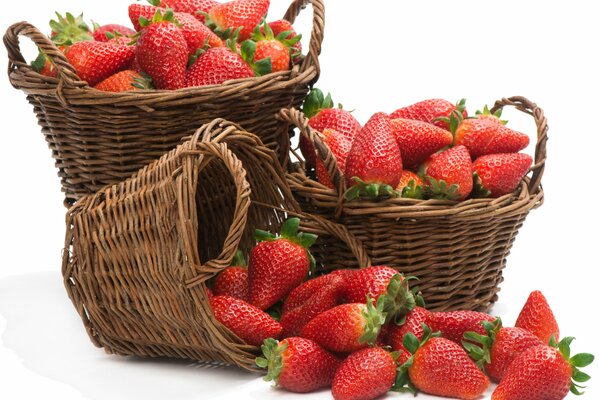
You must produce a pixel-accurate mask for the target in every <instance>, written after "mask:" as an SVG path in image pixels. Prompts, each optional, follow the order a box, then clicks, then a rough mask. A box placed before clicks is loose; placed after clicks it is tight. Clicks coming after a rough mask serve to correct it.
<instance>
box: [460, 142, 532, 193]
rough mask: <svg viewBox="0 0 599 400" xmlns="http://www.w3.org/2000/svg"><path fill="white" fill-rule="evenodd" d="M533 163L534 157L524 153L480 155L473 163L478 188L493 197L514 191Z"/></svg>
mask: <svg viewBox="0 0 599 400" xmlns="http://www.w3.org/2000/svg"><path fill="white" fill-rule="evenodd" d="M531 165H532V157H531V156H529V155H528V154H522V153H503V154H489V155H486V156H482V157H479V158H477V159H476V161H474V163H473V164H472V167H473V169H474V172H475V174H476V184H477V185H476V190H477V192H479V193H483V195H490V196H491V197H500V196H503V195H506V194H509V193H513V192H514V191H515V190H516V188H517V187H518V185H519V184H520V182H521V181H522V178H523V177H524V175H526V173H527V172H528V170H529V169H530V166H531Z"/></svg>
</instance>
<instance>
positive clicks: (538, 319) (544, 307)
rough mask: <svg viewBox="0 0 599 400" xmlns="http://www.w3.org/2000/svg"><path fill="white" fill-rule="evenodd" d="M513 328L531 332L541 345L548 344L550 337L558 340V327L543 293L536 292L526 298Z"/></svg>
mask: <svg viewBox="0 0 599 400" xmlns="http://www.w3.org/2000/svg"><path fill="white" fill-rule="evenodd" d="M515 326H517V327H518V328H522V329H526V330H527V331H529V332H532V333H533V334H534V335H536V336H537V337H538V338H539V339H541V342H543V343H549V339H551V337H552V336H553V337H554V338H555V340H559V326H558V325H557V321H556V320H555V316H554V315H553V311H551V307H549V303H548V302H547V299H546V298H545V296H543V293H541V292H540V291H538V290H535V291H534V292H532V293H531V294H530V295H529V296H528V299H527V300H526V303H525V304H524V307H522V310H521V311H520V315H518V319H517V320H516V325H515Z"/></svg>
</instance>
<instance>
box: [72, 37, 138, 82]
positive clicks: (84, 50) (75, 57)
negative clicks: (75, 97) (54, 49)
mask: <svg viewBox="0 0 599 400" xmlns="http://www.w3.org/2000/svg"><path fill="white" fill-rule="evenodd" d="M65 56H66V57H67V60H69V63H70V64H71V65H72V66H73V67H74V68H75V70H76V71H77V75H79V77H80V78H81V79H82V80H84V81H87V83H88V84H89V85H90V86H94V85H96V84H98V83H99V82H101V81H103V80H104V79H106V78H108V77H109V76H111V75H114V74H115V73H117V72H119V71H122V70H124V69H126V68H128V67H129V66H130V65H131V63H132V62H133V59H134V58H135V53H134V51H133V49H131V48H130V47H129V46H126V45H119V44H113V43H103V42H91V41H86V42H77V43H75V44H73V45H72V46H70V47H69V48H68V49H67V50H66V52H65Z"/></svg>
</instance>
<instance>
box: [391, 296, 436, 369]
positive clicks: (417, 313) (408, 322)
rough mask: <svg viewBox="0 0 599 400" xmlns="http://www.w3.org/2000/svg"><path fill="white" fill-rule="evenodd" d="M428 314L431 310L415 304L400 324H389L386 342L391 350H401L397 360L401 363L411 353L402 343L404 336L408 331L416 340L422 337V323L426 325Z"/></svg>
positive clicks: (429, 314)
mask: <svg viewBox="0 0 599 400" xmlns="http://www.w3.org/2000/svg"><path fill="white" fill-rule="evenodd" d="M430 316H431V312H430V311H428V310H427V309H426V308H424V307H418V306H416V307H414V309H413V310H412V311H410V312H409V313H408V314H407V315H406V318H405V321H404V322H403V323H402V324H401V325H397V324H394V323H392V324H391V329H390V331H389V335H388V336H387V343H388V344H389V346H391V348H392V349H393V351H401V354H400V355H399V361H400V362H401V363H402V364H403V363H404V362H406V361H407V360H408V358H410V356H411V355H412V354H411V353H410V352H409V351H408V350H407V349H406V348H405V347H404V345H403V339H404V337H405V336H406V335H407V334H408V333H411V334H413V335H414V336H416V338H417V339H418V340H420V339H422V335H423V334H424V328H423V327H422V324H427V325H428V321H429V318H430Z"/></svg>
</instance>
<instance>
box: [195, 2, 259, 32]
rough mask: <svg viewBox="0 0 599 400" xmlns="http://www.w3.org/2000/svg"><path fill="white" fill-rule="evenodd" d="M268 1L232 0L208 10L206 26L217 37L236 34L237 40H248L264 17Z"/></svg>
mask: <svg viewBox="0 0 599 400" xmlns="http://www.w3.org/2000/svg"><path fill="white" fill-rule="evenodd" d="M268 7H270V0H233V1H229V2H226V3H222V4H218V5H216V6H214V7H212V8H211V9H210V11H209V12H208V18H207V20H206V24H207V25H208V26H210V27H211V28H214V31H215V32H216V33H217V34H219V36H221V37H224V38H229V37H231V35H233V34H238V36H239V40H240V41H243V40H246V39H249V38H250V36H251V35H252V32H253V31H254V29H255V28H256V27H257V26H258V25H260V22H261V21H262V20H263V19H264V18H265V17H266V13H267V12H268Z"/></svg>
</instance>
